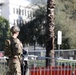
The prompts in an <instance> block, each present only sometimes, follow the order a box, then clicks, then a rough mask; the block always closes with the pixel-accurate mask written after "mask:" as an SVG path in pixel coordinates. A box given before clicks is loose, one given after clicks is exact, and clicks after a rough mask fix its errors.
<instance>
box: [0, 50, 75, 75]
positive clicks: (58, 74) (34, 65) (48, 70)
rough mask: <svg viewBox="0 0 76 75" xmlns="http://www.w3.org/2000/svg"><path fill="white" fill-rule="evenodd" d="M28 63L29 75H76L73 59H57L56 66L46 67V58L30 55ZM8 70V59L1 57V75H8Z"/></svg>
mask: <svg viewBox="0 0 76 75" xmlns="http://www.w3.org/2000/svg"><path fill="white" fill-rule="evenodd" d="M71 52H72V51H71ZM73 52H74V51H73ZM48 59H50V58H48ZM28 63H29V75H76V60H73V59H67V58H55V66H48V67H45V64H46V57H41V56H36V55H29V56H28ZM8 70H9V69H8V66H7V60H6V58H5V57H0V75H8V74H7V72H8ZM27 75H28V74H27Z"/></svg>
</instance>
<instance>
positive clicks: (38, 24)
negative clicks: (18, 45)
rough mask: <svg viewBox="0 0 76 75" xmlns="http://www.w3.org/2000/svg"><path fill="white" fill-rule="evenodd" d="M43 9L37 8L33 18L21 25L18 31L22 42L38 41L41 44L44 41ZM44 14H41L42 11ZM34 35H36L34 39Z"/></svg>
mask: <svg viewBox="0 0 76 75" xmlns="http://www.w3.org/2000/svg"><path fill="white" fill-rule="evenodd" d="M44 10H45V9H42V8H41V9H38V10H37V11H36V12H35V19H33V20H32V21H30V22H28V23H27V24H25V25H23V26H22V27H21V32H20V36H19V38H20V40H21V41H22V42H23V43H28V42H29V43H31V44H33V43H34V41H36V42H37V43H39V44H40V45H43V44H44V42H45V19H46V18H45V16H44V15H46V13H45V11H44ZM42 12H43V13H44V14H43V13H42ZM34 36H35V37H36V38H35V40H34Z"/></svg>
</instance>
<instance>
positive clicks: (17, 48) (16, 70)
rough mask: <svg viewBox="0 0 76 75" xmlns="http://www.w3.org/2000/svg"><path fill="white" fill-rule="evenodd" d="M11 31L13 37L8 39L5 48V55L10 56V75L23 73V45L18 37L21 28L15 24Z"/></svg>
mask: <svg viewBox="0 0 76 75" xmlns="http://www.w3.org/2000/svg"><path fill="white" fill-rule="evenodd" d="M10 31H11V37H10V39H7V40H6V42H5V45H6V47H5V49H4V54H5V56H8V57H9V60H8V66H9V75H21V61H22V56H21V55H22V49H23V46H22V43H21V42H20V40H19V39H18V38H17V37H18V35H19V32H20V29H19V27H18V26H13V27H12V28H11V30H10ZM8 45H9V46H8ZM8 49H9V50H8ZM7 50H8V51H7ZM8 52H9V53H8Z"/></svg>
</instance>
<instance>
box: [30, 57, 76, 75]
mask: <svg viewBox="0 0 76 75" xmlns="http://www.w3.org/2000/svg"><path fill="white" fill-rule="evenodd" d="M44 58H45V59H46V57H44ZM55 60H56V62H55V63H56V64H55V66H48V67H45V60H44V59H38V58H37V59H36V60H30V61H29V64H30V75H76V60H71V59H55Z"/></svg>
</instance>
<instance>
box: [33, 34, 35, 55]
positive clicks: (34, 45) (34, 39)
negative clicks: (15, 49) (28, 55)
mask: <svg viewBox="0 0 76 75" xmlns="http://www.w3.org/2000/svg"><path fill="white" fill-rule="evenodd" d="M33 40H34V54H35V50H36V49H35V48H36V46H35V42H36V36H34V37H33Z"/></svg>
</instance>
